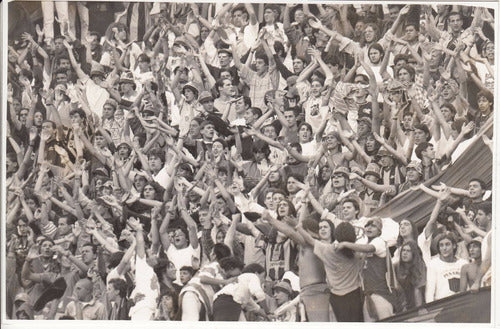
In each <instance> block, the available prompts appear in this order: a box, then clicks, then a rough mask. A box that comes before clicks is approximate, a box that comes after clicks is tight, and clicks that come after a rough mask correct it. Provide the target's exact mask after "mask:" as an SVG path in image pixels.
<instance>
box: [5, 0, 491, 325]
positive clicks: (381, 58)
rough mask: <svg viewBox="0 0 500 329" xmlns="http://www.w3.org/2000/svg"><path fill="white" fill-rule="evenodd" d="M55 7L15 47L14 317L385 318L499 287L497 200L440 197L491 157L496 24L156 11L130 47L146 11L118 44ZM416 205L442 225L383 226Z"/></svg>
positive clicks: (464, 18) (120, 19)
mask: <svg viewBox="0 0 500 329" xmlns="http://www.w3.org/2000/svg"><path fill="white" fill-rule="evenodd" d="M54 4H55V6H54ZM40 5H41V9H42V12H43V23H41V24H39V25H37V26H36V31H33V32H32V33H29V32H24V33H22V34H19V35H11V36H10V40H9V50H8V81H7V82H8V95H7V102H8V105H7V108H8V113H7V121H8V125H7V154H6V157H5V159H6V177H7V180H6V182H5V184H4V186H5V188H6V189H7V208H6V213H5V218H6V230H7V241H6V244H7V248H6V250H7V277H6V278H5V280H6V281H7V285H6V288H7V290H6V294H7V312H8V316H9V317H10V318H12V319H76V320H126V319H131V320H164V321H172V320H194V321H198V320H199V321H291V322H296V321H298V322H304V321H310V322H314V321H323V322H328V321H339V322H350V321H357V322H362V321H377V320H381V319H384V318H387V317H390V316H392V315H394V314H398V313H400V312H403V311H405V310H410V309H413V308H415V307H419V306H421V305H423V304H424V303H428V302H432V301H435V300H438V299H441V298H445V297H448V296H451V295H453V294H455V293H459V292H463V291H467V290H470V289H478V288H479V287H482V286H488V285H490V284H491V269H490V267H491V228H492V205H491V191H490V190H491V186H488V185H487V184H486V183H485V178H483V177H475V178H473V179H471V180H468V181H465V182H464V183H463V185H462V186H446V185H445V184H443V183H441V184H440V183H439V182H436V183H435V184H434V185H432V184H426V185H424V184H423V183H424V182H426V181H428V180H429V179H431V178H432V177H435V176H436V175H439V174H441V173H442V172H443V171H446V170H447V169H448V168H449V167H450V165H452V164H453V163H454V162H455V161H456V160H457V159H458V158H459V157H460V156H461V155H462V154H464V153H467V152H472V151H473V150H472V151H471V149H470V148H469V146H470V145H471V144H472V143H473V141H476V140H479V141H480V142H481V143H482V144H481V145H482V146H483V147H489V149H490V150H491V149H492V141H491V139H490V138H489V137H488V134H485V131H486V130H487V127H488V125H491V124H492V119H493V90H494V78H493V76H494V70H495V63H494V60H495V52H494V49H495V47H494V43H493V40H494V35H493V33H494V30H493V24H494V17H493V11H491V10H488V9H486V8H482V7H470V6H459V5H453V6H452V5H437V6H434V5H396V4H389V5H380V4H377V5H373V4H361V5H348V4H342V5H337V4H328V5H321V4H310V5H307V4H303V5H296V4H284V3H282V4H263V3H261V4H250V3H244V4H238V3H230V4H224V5H223V4H210V3H204V4H195V3H191V4H189V3H185V4H179V3H176V4H174V3H154V4H153V3H150V4H140V5H141V6H145V7H144V8H146V9H147V14H148V17H149V21H148V22H142V21H141V20H139V24H142V23H144V33H142V35H140V34H138V33H137V31H135V30H134V31H135V32H134V33H133V34H134V35H133V36H132V33H131V29H132V27H131V21H130V16H131V15H129V14H127V13H129V12H130V10H131V7H132V6H134V5H137V4H133V3H130V4H124V7H123V9H122V11H119V12H116V13H115V15H114V16H115V20H114V21H110V22H109V26H108V28H107V30H106V31H105V32H102V33H100V32H97V31H92V30H89V16H90V17H92V15H93V13H92V12H91V11H90V12H89V9H88V8H87V7H86V3H85V2H64V1H58V2H55V3H52V2H42V3H41V4H40ZM54 7H55V8H54ZM490 137H491V135H490ZM414 191H423V192H425V193H427V194H429V195H431V196H433V197H434V198H435V206H434V208H433V211H432V213H431V214H430V215H429V216H428V218H427V220H426V221H425V223H424V225H425V226H422V227H419V226H417V225H416V223H415V221H413V220H412V218H397V219H393V218H388V217H383V218H381V217H378V216H371V215H370V214H371V213H373V212H374V211H376V210H377V209H379V208H380V207H381V206H383V205H385V204H387V203H389V202H391V200H393V199H395V198H398V196H399V195H401V194H403V193H412V192H414ZM413 206H414V207H418V206H419V205H418V204H414V205H413Z"/></svg>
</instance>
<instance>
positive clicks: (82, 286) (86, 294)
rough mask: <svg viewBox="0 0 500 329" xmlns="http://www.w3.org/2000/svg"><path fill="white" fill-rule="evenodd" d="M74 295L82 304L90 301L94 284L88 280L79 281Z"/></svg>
mask: <svg viewBox="0 0 500 329" xmlns="http://www.w3.org/2000/svg"><path fill="white" fill-rule="evenodd" d="M73 293H74V295H75V297H76V298H77V299H78V300H79V301H81V302H85V301H88V300H90V299H91V297H92V296H91V294H92V283H90V281H89V280H87V279H84V280H80V281H78V282H77V283H76V285H75V288H74V289H73Z"/></svg>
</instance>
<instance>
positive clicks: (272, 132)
mask: <svg viewBox="0 0 500 329" xmlns="http://www.w3.org/2000/svg"><path fill="white" fill-rule="evenodd" d="M262 133H263V134H264V136H266V137H269V138H271V139H275V138H276V137H278V134H276V129H274V126H266V127H264V129H263V131H262Z"/></svg>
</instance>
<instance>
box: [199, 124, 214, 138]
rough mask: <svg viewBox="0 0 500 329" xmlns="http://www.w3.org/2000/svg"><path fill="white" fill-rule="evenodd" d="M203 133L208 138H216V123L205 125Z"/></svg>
mask: <svg viewBox="0 0 500 329" xmlns="http://www.w3.org/2000/svg"><path fill="white" fill-rule="evenodd" d="M201 135H202V136H203V137H205V138H207V139H212V138H214V125H213V124H207V125H206V126H205V127H203V129H202V130H201Z"/></svg>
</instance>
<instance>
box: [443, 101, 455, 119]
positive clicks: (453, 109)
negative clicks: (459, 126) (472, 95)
mask: <svg viewBox="0 0 500 329" xmlns="http://www.w3.org/2000/svg"><path fill="white" fill-rule="evenodd" d="M441 107H446V108H447V109H448V110H450V112H451V113H452V114H453V117H455V114H457V109H456V108H455V106H453V104H451V103H444V104H443V105H441Z"/></svg>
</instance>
